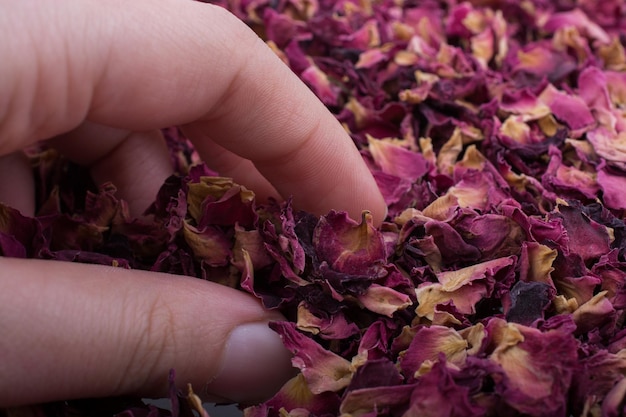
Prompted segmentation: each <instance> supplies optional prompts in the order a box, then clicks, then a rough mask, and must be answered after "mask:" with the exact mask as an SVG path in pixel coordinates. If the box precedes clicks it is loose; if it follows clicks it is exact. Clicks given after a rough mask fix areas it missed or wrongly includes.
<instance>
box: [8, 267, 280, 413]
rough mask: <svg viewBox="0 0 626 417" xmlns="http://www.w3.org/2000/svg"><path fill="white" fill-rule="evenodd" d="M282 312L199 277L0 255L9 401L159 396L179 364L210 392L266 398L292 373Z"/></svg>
mask: <svg viewBox="0 0 626 417" xmlns="http://www.w3.org/2000/svg"><path fill="white" fill-rule="evenodd" d="M281 318H282V317H281V316H280V315H278V314H277V313H271V312H267V311H265V310H264V309H263V308H262V307H261V305H260V304H259V303H258V302H257V301H256V300H255V299H253V298H251V297H249V296H248V295H246V294H244V293H242V292H239V291H236V290H233V289H231V288H228V287H225V286H221V285H218V284H215V283H211V282H207V281H203V280H200V279H196V278H189V277H184V276H174V275H168V274H161V273H154V272H146V271H136V270H125V269H121V268H113V267H107V266H100V265H86V264H72V263H67V262H59V261H42V260H23V259H10V258H0V334H2V337H1V338H0V357H1V358H2V359H3V360H2V361H0V375H4V376H5V377H3V378H0V407H2V406H4V407H6V406H16V405H22V404H32V403H39V402H46V401H52V400H60V399H71V398H86V397H104V396H117V395H123V394H134V395H141V396H160V395H163V394H165V393H166V390H167V375H168V372H169V370H170V369H172V368H174V369H175V370H176V375H177V381H178V383H179V384H185V383H187V382H189V383H191V384H192V385H193V386H194V390H196V391H197V392H198V393H199V394H201V395H202V394H204V396H205V398H206V399H207V400H213V401H218V400H219V401H227V400H230V401H233V402H256V401H261V400H263V399H266V398H267V397H269V396H271V395H272V394H273V393H274V392H276V391H277V390H278V389H279V388H280V386H281V385H282V383H283V382H285V381H286V379H288V378H289V376H290V375H291V372H292V370H291V365H290V358H289V354H288V352H287V351H286V350H285V348H284V347H283V346H282V343H281V341H280V338H279V337H278V335H276V334H275V333H274V332H273V331H271V330H270V329H269V328H268V326H267V322H268V321H269V320H276V319H279V320H280V319H281ZM6 376H9V377H6ZM50 381H54V383H53V384H51V383H50Z"/></svg>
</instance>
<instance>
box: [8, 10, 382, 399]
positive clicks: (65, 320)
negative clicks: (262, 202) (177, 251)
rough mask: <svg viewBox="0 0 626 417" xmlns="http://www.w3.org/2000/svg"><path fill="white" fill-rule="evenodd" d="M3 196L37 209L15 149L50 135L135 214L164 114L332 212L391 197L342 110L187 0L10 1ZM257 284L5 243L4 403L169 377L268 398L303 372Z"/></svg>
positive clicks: (137, 387)
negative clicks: (77, 260)
mask: <svg viewBox="0 0 626 417" xmlns="http://www.w3.org/2000/svg"><path fill="white" fill-rule="evenodd" d="M0 36H1V39H3V40H2V41H1V42H0V56H1V57H2V65H0V155H4V157H2V158H0V201H4V202H6V203H7V204H9V205H12V206H14V207H18V208H20V209H21V210H22V211H23V212H25V213H27V214H29V213H30V214H32V213H33V210H34V201H33V194H34V193H33V192H32V190H33V188H32V178H31V177H30V175H29V170H28V169H27V167H26V166H25V164H24V160H23V157H22V156H21V154H20V150H21V149H23V148H24V147H25V146H27V145H29V144H32V143H34V142H35V141H38V140H45V139H49V138H53V139H51V142H50V143H51V145H52V146H54V147H56V148H57V149H59V150H60V151H61V152H63V153H64V154H65V155H66V156H68V157H69V158H71V159H73V160H74V161H75V162H77V163H80V164H84V165H86V166H89V167H90V169H91V173H92V176H93V177H94V179H95V180H96V181H97V182H103V181H112V182H114V183H115V184H116V186H117V187H118V189H119V196H121V197H122V198H124V199H125V200H126V201H128V203H129V205H130V208H131V211H132V212H133V213H135V214H137V213H140V212H142V211H143V209H145V208H146V206H147V204H148V203H149V202H150V201H152V199H153V197H154V195H155V194H156V191H157V189H158V187H159V186H160V185H161V183H162V182H163V180H164V179H165V178H166V177H167V176H168V175H169V174H170V171H171V167H170V163H169V158H168V153H167V149H166V148H165V146H164V142H163V139H162V137H161V136H160V135H159V133H158V129H159V128H163V127H167V126H172V125H178V126H181V127H182V129H183V130H184V132H185V133H186V135H187V136H188V137H189V138H190V139H191V140H192V141H193V143H194V145H195V146H196V148H197V150H198V152H199V153H200V155H201V156H202V157H203V158H204V159H205V161H206V162H207V164H208V165H209V166H211V167H212V168H214V169H216V170H217V171H219V172H220V173H222V174H223V175H226V176H231V177H233V178H234V179H235V180H236V181H237V182H239V183H243V184H245V185H247V186H248V187H249V188H251V189H253V190H255V192H256V193H257V195H259V196H261V198H263V197H267V196H279V195H281V196H289V195H293V196H294V202H295V204H296V205H297V206H299V207H300V208H303V209H306V210H308V211H311V212H314V213H318V214H324V213H326V212H328V210H330V209H332V208H334V209H341V210H347V211H348V213H349V214H350V215H351V216H352V217H353V218H359V215H360V212H361V210H363V209H369V210H371V211H372V213H373V215H374V218H375V221H376V222H377V223H380V222H381V221H382V219H383V217H384V215H385V204H384V202H383V200H382V197H381V195H380V193H379V191H378V189H377V187H376V185H375V182H374V180H373V178H372V177H371V175H370V173H369V171H368V169H367V167H366V166H365V164H364V163H363V161H362V159H361V157H360V155H359V153H358V151H357V150H356V148H355V147H354V145H353V144H352V143H351V141H350V138H349V137H348V135H347V134H346V133H345V132H344V130H343V129H342V127H341V126H340V125H339V123H338V122H337V121H336V120H335V119H334V118H333V116H332V115H331V114H330V113H329V112H328V111H327V110H326V109H325V108H324V106H323V105H322V104H321V103H320V102H319V101H318V100H317V99H316V98H315V96H314V95H313V94H312V93H311V92H310V91H309V90H308V89H307V88H306V86H304V85H303V84H302V83H301V82H300V81H299V80H298V79H297V77H295V76H294V75H293V74H292V73H291V72H290V70H289V69H288V68H287V67H286V66H284V65H283V64H282V62H280V60H279V59H277V58H276V57H275V56H274V54H273V53H272V52H271V51H270V49H269V48H267V47H266V46H265V44H264V43H263V42H262V41H261V40H259V39H258V38H257V37H256V35H255V34H254V33H253V32H252V31H251V30H249V29H248V28H247V27H246V26H245V25H244V24H243V23H242V22H240V21H238V20H237V19H236V18H234V17H233V16H232V15H230V14H229V13H227V12H226V11H224V10H222V9H220V8H217V7H214V6H210V5H206V4H201V3H196V2H190V1H180V0H159V1H154V0H150V1H149V0H136V1H132V2H128V1H115V0H111V1H107V2H103V1H98V0H66V1H57V2H49V1H48V2H47V1H35V0H24V1H14V2H9V1H7V2H3V3H2V4H1V5H0ZM272 319H280V316H279V315H278V314H277V313H275V312H268V311H265V310H264V309H263V308H262V307H261V306H260V304H259V303H258V302H257V301H256V300H254V299H253V298H251V297H249V296H248V295H246V294H244V293H242V292H238V291H235V290H233V289H230V288H227V287H222V286H219V285H216V284H213V283H210V282H205V281H202V280H198V279H194V278H188V277H172V276H168V275H166V274H157V273H149V272H144V271H128V270H122V269H116V268H110V267H103V266H94V265H81V264H70V263H61V262H51V261H41V260H22V259H8V258H0V335H2V337H0V358H2V360H0V375H1V376H2V377H0V406H12V405H19V404H27V403H36V402H43V401H50V400H57V399H70V398H79V397H95V396H111V395H120V394H137V395H145V396H158V395H161V394H163V393H164V392H165V389H166V380H167V373H168V371H169V369H170V368H175V369H176V371H177V379H178V381H179V382H191V383H192V384H193V385H194V387H195V388H196V391H201V392H204V393H205V394H206V395H207V396H208V398H209V399H211V398H217V397H222V398H226V399H230V400H234V401H248V400H252V401H255V400H261V399H263V398H264V397H267V396H269V395H271V394H273V392H274V391H276V390H277V389H278V388H279V387H280V385H281V384H282V383H283V382H284V381H285V379H286V378H287V377H288V376H289V375H290V373H291V366H290V359H289V355H288V353H287V352H286V351H285V350H284V349H283V347H282V344H281V342H280V340H279V338H278V337H277V336H276V335H275V334H274V333H273V332H271V331H270V330H269V329H268V328H267V326H266V325H265V323H266V322H267V321H268V320H272Z"/></svg>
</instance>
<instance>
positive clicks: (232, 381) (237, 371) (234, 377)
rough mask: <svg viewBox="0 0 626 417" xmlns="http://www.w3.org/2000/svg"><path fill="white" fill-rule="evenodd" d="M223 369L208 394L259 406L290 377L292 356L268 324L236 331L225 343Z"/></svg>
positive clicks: (246, 325) (242, 327)
mask: <svg viewBox="0 0 626 417" xmlns="http://www.w3.org/2000/svg"><path fill="white" fill-rule="evenodd" d="M222 355H223V359H222V368H221V370H220V371H219V373H218V374H217V376H216V377H215V378H214V379H213V380H211V381H209V384H208V385H207V393H208V394H209V396H213V397H214V398H219V399H220V400H221V401H220V402H224V400H226V399H227V400H230V401H231V402H236V403H258V402H261V401H264V400H267V399H269V398H271V397H272V396H273V395H274V394H275V393H276V392H278V390H279V389H280V387H281V386H282V385H283V384H284V383H285V382H286V381H287V380H288V379H289V378H290V377H291V376H293V367H292V366H291V355H290V353H289V351H288V350H287V349H286V348H285V347H284V346H283V343H282V341H281V339H280V337H279V336H278V334H276V333H275V332H274V331H273V330H272V329H270V328H269V326H268V325H267V323H248V324H244V325H241V326H239V327H237V328H235V329H234V330H233V331H232V332H231V334H230V336H229V338H228V341H227V342H226V345H225V347H224V352H223V354H222Z"/></svg>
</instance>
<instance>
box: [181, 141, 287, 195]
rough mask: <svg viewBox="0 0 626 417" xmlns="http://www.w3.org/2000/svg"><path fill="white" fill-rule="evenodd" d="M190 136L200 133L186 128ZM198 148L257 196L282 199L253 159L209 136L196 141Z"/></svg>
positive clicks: (208, 161) (213, 164)
mask: <svg viewBox="0 0 626 417" xmlns="http://www.w3.org/2000/svg"><path fill="white" fill-rule="evenodd" d="M184 132H185V134H186V135H187V136H188V137H189V136H190V135H191V136H195V137H198V133H197V132H194V131H193V129H184ZM195 148H196V150H197V151H198V153H199V154H201V155H203V159H204V161H205V162H206V164H207V165H208V166H209V167H211V168H212V169H213V170H215V171H217V172H219V173H220V175H223V176H226V177H231V178H233V179H234V180H235V182H237V183H238V184H242V185H245V186H246V187H247V188H249V189H250V190H253V191H254V193H255V194H256V198H257V199H259V200H261V201H265V200H267V199H268V198H270V197H271V198H275V199H277V200H280V199H281V196H280V194H279V193H278V191H276V189H275V188H274V186H273V185H272V184H271V183H270V182H269V181H268V180H267V179H266V178H265V177H264V176H263V175H261V173H260V172H259V170H258V169H256V167H255V166H254V164H253V163H252V161H250V160H249V159H244V158H242V157H240V156H239V155H237V154H235V153H233V152H231V151H229V150H228V149H225V148H224V147H223V146H220V145H218V144H217V143H215V142H213V141H212V140H210V139H209V138H205V139H204V140H200V141H198V140H197V141H196V145H195Z"/></svg>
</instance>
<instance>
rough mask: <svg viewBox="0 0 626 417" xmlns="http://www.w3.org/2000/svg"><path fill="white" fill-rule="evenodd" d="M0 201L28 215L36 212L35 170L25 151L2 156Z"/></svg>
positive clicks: (0, 163)
mask: <svg viewBox="0 0 626 417" xmlns="http://www.w3.org/2000/svg"><path fill="white" fill-rule="evenodd" d="M0 202H2V203H4V204H6V205H8V206H11V207H13V208H16V209H18V210H19V211H21V212H22V214H24V215H26V216H29V215H30V216H32V215H33V214H34V212H35V185H34V179H33V171H32V168H31V166H30V163H29V162H28V158H27V157H26V155H24V153H23V152H20V151H18V152H13V153H10V154H8V155H4V156H0Z"/></svg>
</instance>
